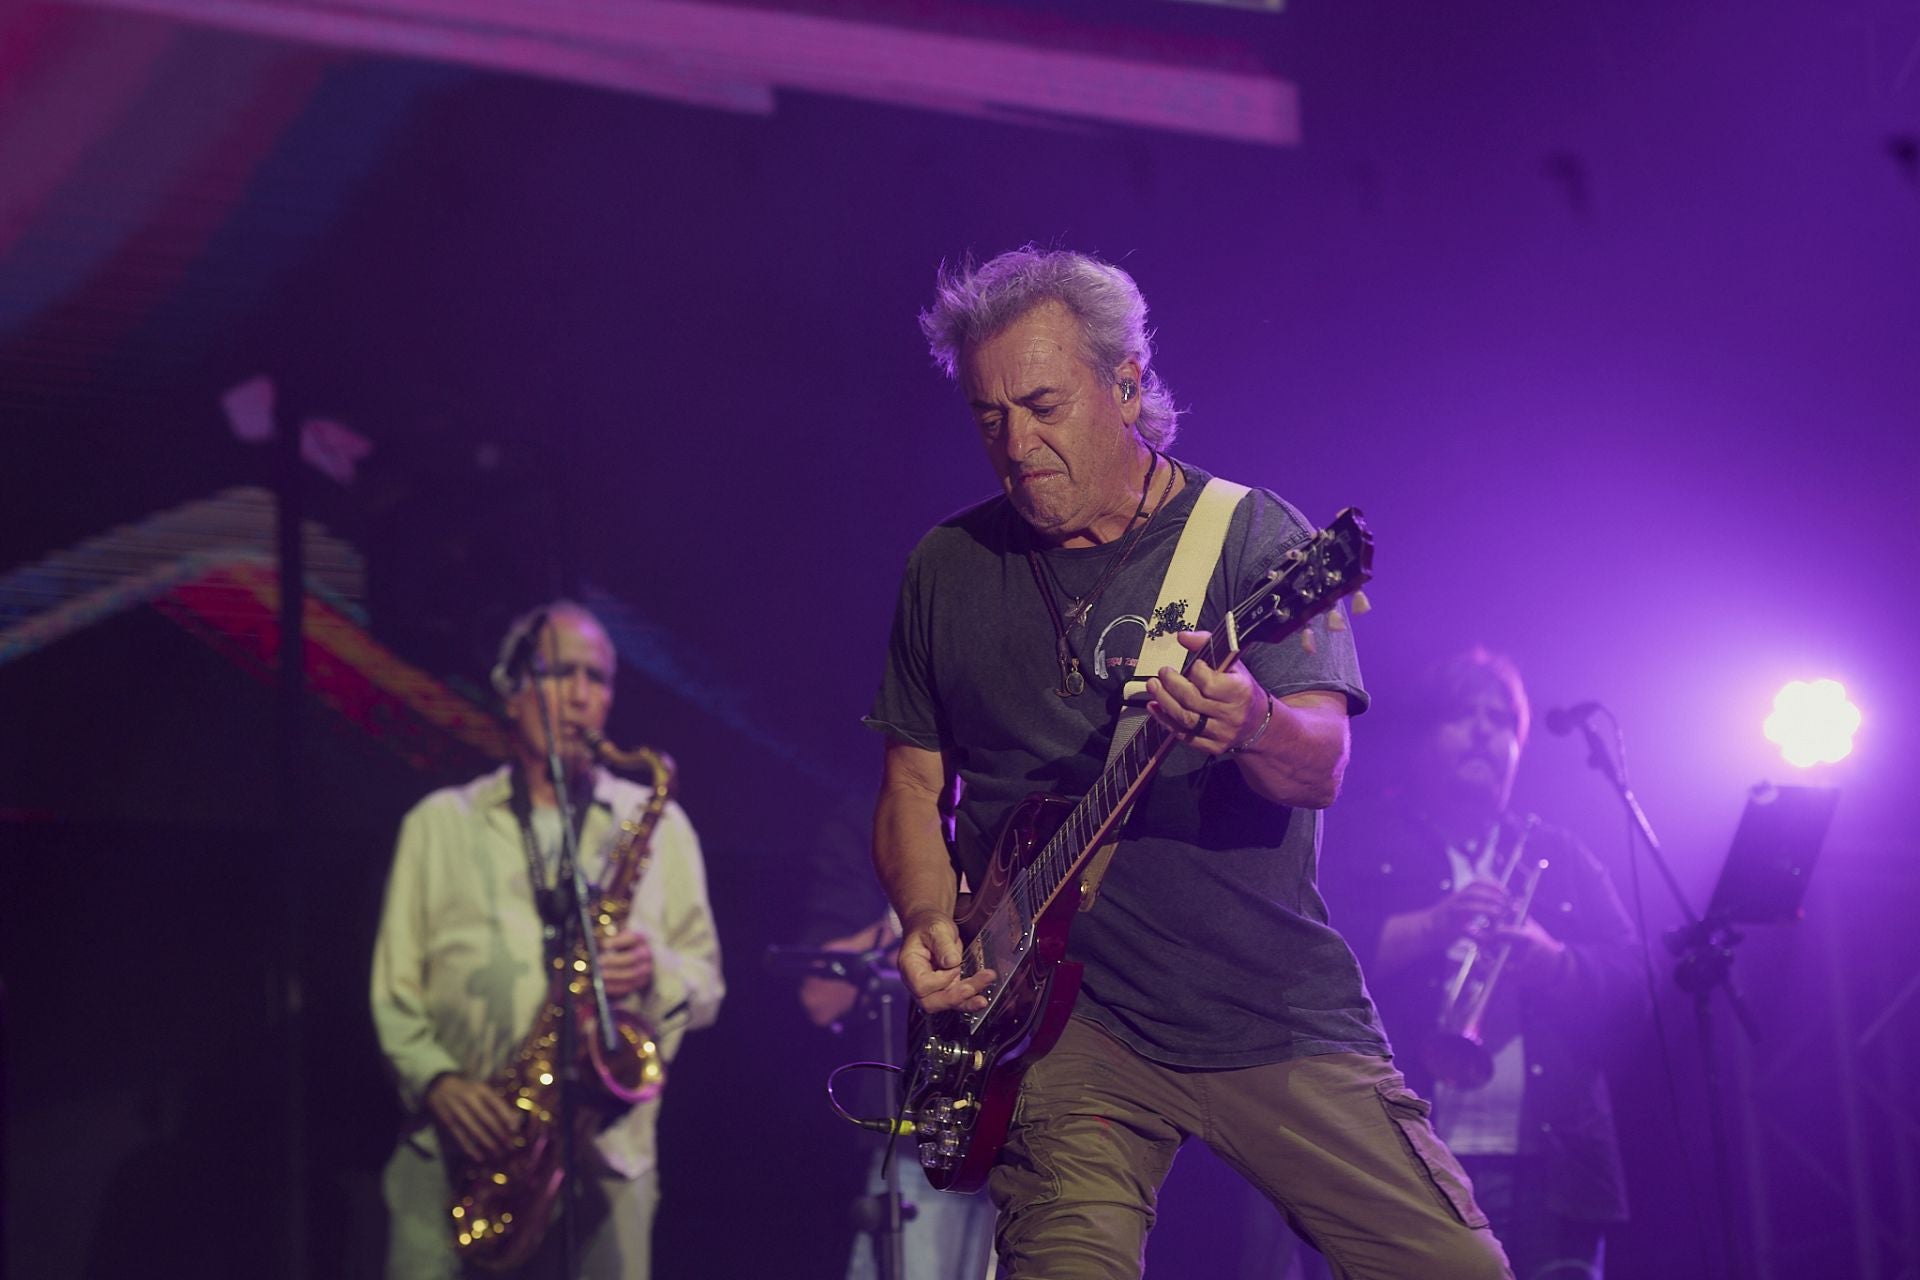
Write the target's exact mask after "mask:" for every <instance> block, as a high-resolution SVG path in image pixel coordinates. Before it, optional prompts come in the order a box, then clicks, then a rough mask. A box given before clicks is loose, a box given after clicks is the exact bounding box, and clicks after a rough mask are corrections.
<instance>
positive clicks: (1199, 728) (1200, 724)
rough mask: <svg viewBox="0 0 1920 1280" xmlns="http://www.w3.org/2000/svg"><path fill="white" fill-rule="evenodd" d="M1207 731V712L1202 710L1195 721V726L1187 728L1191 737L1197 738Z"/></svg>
mask: <svg viewBox="0 0 1920 1280" xmlns="http://www.w3.org/2000/svg"><path fill="white" fill-rule="evenodd" d="M1206 731H1207V713H1206V712H1204V711H1202V712H1201V713H1200V717H1199V719H1197V720H1195V721H1194V722H1193V728H1191V729H1189V730H1187V736H1188V737H1189V738H1197V737H1199V736H1200V735H1201V734H1203V733H1205V732H1206Z"/></svg>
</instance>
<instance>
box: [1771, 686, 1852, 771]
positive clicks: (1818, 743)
mask: <svg viewBox="0 0 1920 1280" xmlns="http://www.w3.org/2000/svg"><path fill="white" fill-rule="evenodd" d="M1859 727H1860V708H1858V707H1856V706H1854V705H1853V704H1852V703H1851V702H1848V701H1847V691H1846V689H1845V688H1843V687H1842V686H1841V684H1840V682H1839V681H1838V680H1794V681H1791V682H1790V683H1788V684H1787V685H1786V686H1785V687H1784V688H1782V689H1781V690H1780V692H1779V693H1777V694H1775V695H1774V699H1773V714H1772V715H1770V716H1768V717H1767V719H1766V722H1765V723H1764V724H1763V725H1761V730H1762V732H1764V733H1765V734H1766V735H1767V741H1769V742H1771V743H1774V744H1775V745H1777V746H1778V747H1779V748H1780V755H1781V757H1782V758H1783V759H1784V760H1786V762H1787V763H1788V764H1791V765H1796V766H1798V767H1799V768H1802V769H1806V768H1811V767H1812V766H1814V765H1816V764H1832V763H1834V762H1835V761H1836V760H1844V759H1845V758H1846V756H1847V753H1848V752H1850V751H1852V750H1853V733H1854V730H1856V729H1858V728H1859Z"/></svg>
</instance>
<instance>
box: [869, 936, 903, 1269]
mask: <svg viewBox="0 0 1920 1280" xmlns="http://www.w3.org/2000/svg"><path fill="white" fill-rule="evenodd" d="M883 954H884V949H883V948H879V947H876V948H874V949H873V950H872V951H869V952H867V953H866V955H864V956H863V957H862V960H863V961H864V962H865V964H864V974H865V978H866V982H865V985H864V987H863V988H862V990H861V993H860V1001H861V1003H862V1004H863V1005H866V1006H867V1007H868V1008H869V1009H870V1010H871V1012H870V1014H869V1016H871V1017H872V1018H873V1019H874V1021H875V1022H876V1023H877V1024H878V1026H879V1031H880V1044H881V1046H882V1050H881V1059H882V1061H884V1062H887V1063H888V1064H890V1065H894V1066H898V1067H900V1068H901V1069H902V1070H904V1069H905V1067H906V1063H905V1056H906V1054H905V1045H904V1044H900V1045H896V1044H895V1043H894V1034H893V1019H894V1000H895V991H896V989H897V986H898V983H897V981H889V980H888V979H887V978H884V977H883V976H882V975H881V969H880V961H881V957H882V955H883ZM896 1053H899V1054H900V1056H901V1059H902V1061H900V1062H898V1063H896V1062H894V1055H895V1054H896ZM881 1074H883V1075H884V1076H885V1077H886V1082H887V1089H886V1097H887V1109H886V1116H887V1119H888V1120H889V1121H894V1120H898V1119H899V1118H900V1073H899V1072H897V1071H886V1072H882V1073H881ZM897 1141H899V1135H897V1134H894V1133H889V1134H888V1135H887V1146H888V1147H889V1148H892V1146H893V1144H894V1143H895V1142H897ZM891 1155H892V1153H891V1151H889V1153H888V1154H887V1155H886V1156H883V1157H882V1158H881V1162H880V1170H881V1179H882V1187H883V1189H882V1191H881V1193H880V1195H881V1210H882V1216H881V1219H880V1230H879V1231H878V1232H877V1233H875V1240H874V1250H873V1256H874V1269H875V1271H876V1272H877V1273H878V1275H879V1280H906V1274H907V1270H906V1256H905V1250H904V1241H903V1239H902V1236H901V1227H902V1226H903V1225H904V1224H905V1222H906V1212H905V1206H903V1205H902V1204H901V1202H900V1162H899V1161H898V1160H895V1159H893V1158H891Z"/></svg>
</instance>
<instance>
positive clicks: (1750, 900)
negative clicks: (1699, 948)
mask: <svg viewBox="0 0 1920 1280" xmlns="http://www.w3.org/2000/svg"><path fill="white" fill-rule="evenodd" d="M1839 801H1840V791H1839V788H1837V787H1776V786H1774V785H1773V784H1772V783H1768V782H1763V783H1761V784H1759V785H1758V786H1756V787H1754V788H1753V790H1752V791H1750V792H1749V793H1748V794H1747V807H1746V811H1745V812H1743V813H1742V814H1741V815H1740V825H1739V826H1738V827H1737V828H1735V830H1734V833H1733V845H1732V847H1731V848H1729V849H1728V850H1727V861H1726V863H1725V865H1723V866H1722V867H1721V868H1720V880H1719V882H1718V883H1717V884H1715V885H1714V888H1713V897H1712V899H1710V900H1709V901H1708V903H1707V918H1708V919H1709V920H1711V919H1716V918H1718V919H1722V920H1725V921H1726V922H1727V923H1729V924H1791V923H1793V922H1794V921H1796V920H1798V919H1800V917H1801V915H1802V914H1803V911H1802V907H1801V901H1802V899H1803V898H1804V897H1805V896H1806V892H1807V880H1808V877H1810V876H1811V875H1812V873H1813V863H1814V859H1815V858H1817V857H1818V856H1819V854H1820V845H1821V843H1822V842H1823V841H1824V840H1825V839H1826V837H1827V828H1828V827H1829V826H1831V825H1832V823H1833V810H1834V807H1835V806H1836V805H1837V804H1838V803H1839Z"/></svg>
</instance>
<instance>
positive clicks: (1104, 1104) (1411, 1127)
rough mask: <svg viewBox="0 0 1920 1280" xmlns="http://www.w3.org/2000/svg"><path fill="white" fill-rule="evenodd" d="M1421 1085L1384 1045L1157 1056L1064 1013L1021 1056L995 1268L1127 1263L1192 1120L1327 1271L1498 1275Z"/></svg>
mask: <svg viewBox="0 0 1920 1280" xmlns="http://www.w3.org/2000/svg"><path fill="white" fill-rule="evenodd" d="M1427 1109H1428V1108H1427V1103H1426V1102H1424V1101H1423V1100H1422V1099H1420V1098H1419V1097H1418V1096H1416V1095H1415V1094H1414V1093H1413V1092H1412V1091H1410V1090H1409V1089H1408V1088H1407V1087H1406V1083H1405V1081H1404V1080H1403V1079H1402V1078H1401V1075H1400V1073H1399V1072H1398V1071H1395V1070H1394V1069H1393V1064H1392V1063H1391V1062H1389V1061H1388V1060H1387V1059H1385V1058H1373V1057H1364V1056H1361V1055H1359V1054H1350V1053H1335V1054H1325V1055H1321V1056H1317V1057H1309V1058H1296V1059H1293V1060H1291V1061H1287V1062H1277V1063H1271V1064H1268V1065H1265V1066H1258V1067H1243V1068H1237V1069H1231V1070H1213V1071H1201V1070H1193V1069H1183V1068H1175V1067H1167V1066H1163V1065H1161V1064H1159V1063H1156V1062H1152V1061H1150V1060H1148V1059H1146V1058H1143V1057H1141V1056H1140V1055H1139V1054H1137V1053H1135V1052H1134V1051H1133V1050H1131V1049H1129V1048H1128V1047H1127V1046H1125V1045H1123V1044H1121V1043H1120V1041H1118V1040H1117V1039H1115V1038H1114V1037H1113V1036H1111V1035H1109V1034H1108V1033H1107V1032H1106V1031H1105V1030H1103V1029H1102V1028H1100V1027H1099V1026H1098V1025H1096V1024H1094V1023H1092V1022H1089V1021H1087V1020H1085V1019H1083V1018H1074V1019H1073V1020H1072V1021H1071V1022H1069V1023H1068V1025H1067V1029H1066V1030H1065V1031H1064V1032H1062V1033H1061V1036H1060V1042H1059V1043H1058V1044H1057V1045H1055V1046H1054V1048H1053V1051H1052V1052H1050V1053H1049V1054H1047V1055H1046V1056H1045V1057H1044V1058H1042V1059H1041V1060H1040V1061H1039V1062H1037V1063H1035V1064H1034V1066H1033V1067H1032V1069H1031V1070H1029V1071H1028V1073H1027V1076H1026V1079H1025V1081H1024V1082H1023V1084H1022V1087H1021V1094H1020V1099H1019V1102H1018V1104H1017V1106H1016V1109H1015V1112H1014V1117H1013V1124H1012V1129H1011V1132H1010V1134H1009V1135H1008V1139H1007V1143H1006V1146H1005V1147H1004V1148H1003V1150H1002V1152H1001V1156H1000V1162H999V1163H998V1164H997V1165H996V1166H995V1168H994V1170H993V1175H992V1178H991V1180H990V1181H989V1183H988V1186H989V1189H990V1190H991V1192H992V1194H993V1198H994V1202H995V1203H996V1204H997V1205H998V1206H999V1208H1000V1220H999V1226H998V1233H997V1247H998V1251H999V1265H1000V1270H999V1275H1000V1276H1001V1277H1002V1278H1003V1280H1042V1278H1044V1280H1137V1278H1138V1277H1139V1275H1140V1273H1141V1267H1142V1256H1143V1251H1144V1249H1145V1245H1146V1238H1147V1232H1148V1230H1149V1229H1150V1228H1151V1227H1152V1226H1153V1217H1154V1200H1155V1196H1156V1195H1157V1193H1158V1191H1159V1188H1160V1184H1161V1182H1162V1181H1163V1180H1164V1179H1165V1178H1166V1176H1167V1171H1168V1170H1169V1169H1170V1168H1171V1167H1172V1165H1173V1157H1174V1154H1175V1152H1177V1151H1178V1150H1179V1148H1180V1144H1181V1143H1182V1142H1184V1141H1185V1140H1187V1139H1188V1138H1198V1139H1199V1140H1201V1141H1203V1142H1205V1143H1206V1144H1207V1145H1208V1146H1210V1147H1212V1148H1213V1150H1214V1152H1215V1153H1216V1154H1217V1155H1219V1157H1220V1158H1221V1159H1222V1160H1223V1161H1225V1162H1226V1163H1227V1164H1228V1165H1229V1166H1230V1167H1232V1168H1233V1169H1235V1170H1237V1171H1238V1172H1239V1173H1240V1175H1241V1176H1242V1177H1244V1178H1246V1179H1247V1180H1248V1181H1249V1182H1250V1183H1252V1184H1253V1185H1254V1186H1255V1187H1256V1188H1258V1189H1259V1190H1260V1191H1261V1192H1262V1193H1263V1194H1264V1195H1265V1196H1266V1197H1267V1198H1268V1199H1269V1200H1271V1201H1272V1202H1273V1204H1274V1206H1275V1207H1276V1208H1278V1209H1279V1210H1280V1212H1281V1213H1282V1214H1284V1215H1285V1216H1286V1219H1287V1221H1288V1223H1289V1224H1291V1225H1292V1226H1293V1228H1294V1229H1295V1230H1296V1231H1298V1232H1300V1233H1301V1234H1302V1235H1303V1236H1305V1237H1306V1238H1307V1239H1308V1240H1309V1241H1311V1242H1312V1243H1313V1244H1314V1246H1315V1247H1317V1248H1318V1249H1319V1250H1320V1252H1321V1253H1322V1254H1324V1255H1325V1256H1326V1259H1327V1262H1328V1264H1329V1265H1330V1266H1331V1267H1332V1268H1333V1270H1334V1274H1335V1275H1336V1276H1339V1277H1343V1278H1344V1277H1354V1278H1359V1277H1369V1278H1379V1280H1388V1278H1392V1280H1413V1278H1417V1280H1454V1278H1456V1277H1457V1278H1459V1280H1468V1278H1470V1277H1471V1278H1473V1280H1481V1278H1485V1280H1496V1278H1498V1277H1510V1276H1511V1274H1512V1273H1511V1272H1510V1271H1509V1270H1508V1267H1507V1261H1506V1255H1505V1254H1504V1253H1502V1252H1501V1249H1500V1245H1499V1242H1498V1241H1496V1240H1495V1239H1494V1237H1493V1232H1492V1230H1491V1229H1490V1228H1489V1227H1488V1225H1487V1218H1486V1215H1485V1214H1483V1213H1481V1212H1480V1210H1479V1208H1478V1206H1476V1205H1475V1204H1474V1201H1473V1189H1472V1186H1471V1185H1470V1184H1469V1183H1468V1181H1467V1176H1466V1174H1465V1173H1463V1172H1462V1171H1461V1169H1460V1164H1459V1162H1458V1161H1457V1160H1455V1159H1454V1158H1453V1156H1452V1155H1451V1154H1450V1153H1449V1152H1448V1151H1447V1149H1446V1147H1445V1146H1444V1145H1442V1143H1441V1142H1440V1139H1439V1138H1438V1137H1436V1136H1435V1135H1434V1132H1433V1128H1432V1126H1431V1125H1429V1124H1428V1123H1427Z"/></svg>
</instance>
